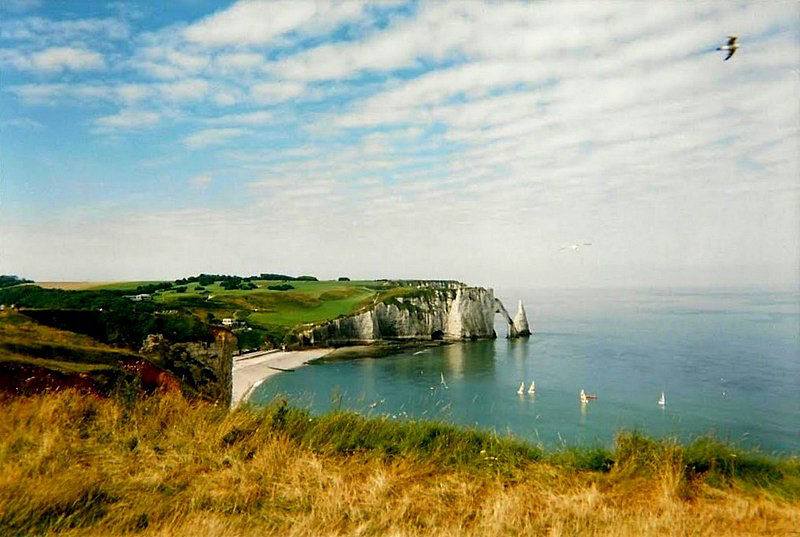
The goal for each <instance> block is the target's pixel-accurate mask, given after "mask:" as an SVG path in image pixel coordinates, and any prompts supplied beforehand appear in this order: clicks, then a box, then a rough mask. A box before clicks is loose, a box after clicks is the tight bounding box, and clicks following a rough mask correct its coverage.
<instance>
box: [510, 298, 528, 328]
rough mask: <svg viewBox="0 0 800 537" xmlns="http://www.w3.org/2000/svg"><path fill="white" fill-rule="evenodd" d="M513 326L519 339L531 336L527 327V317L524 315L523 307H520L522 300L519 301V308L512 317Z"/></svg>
mask: <svg viewBox="0 0 800 537" xmlns="http://www.w3.org/2000/svg"><path fill="white" fill-rule="evenodd" d="M514 326H515V327H516V329H517V335H518V336H519V337H527V336H530V335H531V328H530V325H528V316H527V315H526V314H525V306H523V305H522V300H520V301H519V308H518V309H517V314H516V315H515V316H514Z"/></svg>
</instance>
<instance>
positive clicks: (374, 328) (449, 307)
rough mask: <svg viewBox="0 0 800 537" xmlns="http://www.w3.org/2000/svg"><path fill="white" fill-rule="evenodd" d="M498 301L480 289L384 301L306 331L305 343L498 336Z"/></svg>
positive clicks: (440, 291) (430, 292) (302, 338)
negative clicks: (495, 327) (495, 320)
mask: <svg viewBox="0 0 800 537" xmlns="http://www.w3.org/2000/svg"><path fill="white" fill-rule="evenodd" d="M495 304H496V299H495V298H494V292H493V291H492V290H491V289H484V288H482V287H465V286H461V287H457V288H432V287H428V288H425V289H424V290H421V291H420V292H419V293H418V295H417V296H406V297H396V298H390V299H386V300H384V301H383V302H379V303H377V304H374V305H373V306H371V307H370V308H369V309H367V310H366V311H362V312H360V313H357V314H354V315H351V316H349V317H343V318H340V319H335V320H333V321H329V322H326V323H322V324H318V325H314V326H310V327H307V328H306V329H305V330H303V331H301V332H300V333H299V334H298V339H299V341H300V343H301V344H303V345H345V344H349V343H371V342H375V341H379V340H397V339H401V340H402V339H449V340H458V339H471V338H491V337H495V332H494V315H495V309H496V306H495Z"/></svg>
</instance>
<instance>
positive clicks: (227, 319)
mask: <svg viewBox="0 0 800 537" xmlns="http://www.w3.org/2000/svg"><path fill="white" fill-rule="evenodd" d="M235 324H236V319H233V318H231V317H225V318H224V319H222V326H233V325H235Z"/></svg>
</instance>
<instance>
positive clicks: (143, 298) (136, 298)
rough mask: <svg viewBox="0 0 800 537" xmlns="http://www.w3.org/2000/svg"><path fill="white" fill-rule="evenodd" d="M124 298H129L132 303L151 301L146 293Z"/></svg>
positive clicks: (151, 298)
mask: <svg viewBox="0 0 800 537" xmlns="http://www.w3.org/2000/svg"><path fill="white" fill-rule="evenodd" d="M125 298H129V299H131V300H133V301H134V302H150V301H152V300H153V297H151V296H150V295H149V294H147V293H142V294H140V295H127V296H126V297H125Z"/></svg>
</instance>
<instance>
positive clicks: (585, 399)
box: [580, 388, 597, 403]
mask: <svg viewBox="0 0 800 537" xmlns="http://www.w3.org/2000/svg"><path fill="white" fill-rule="evenodd" d="M580 399H581V403H588V402H589V401H594V400H595V399H597V396H596V395H590V394H588V393H586V392H585V391H583V388H581V393H580Z"/></svg>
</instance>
